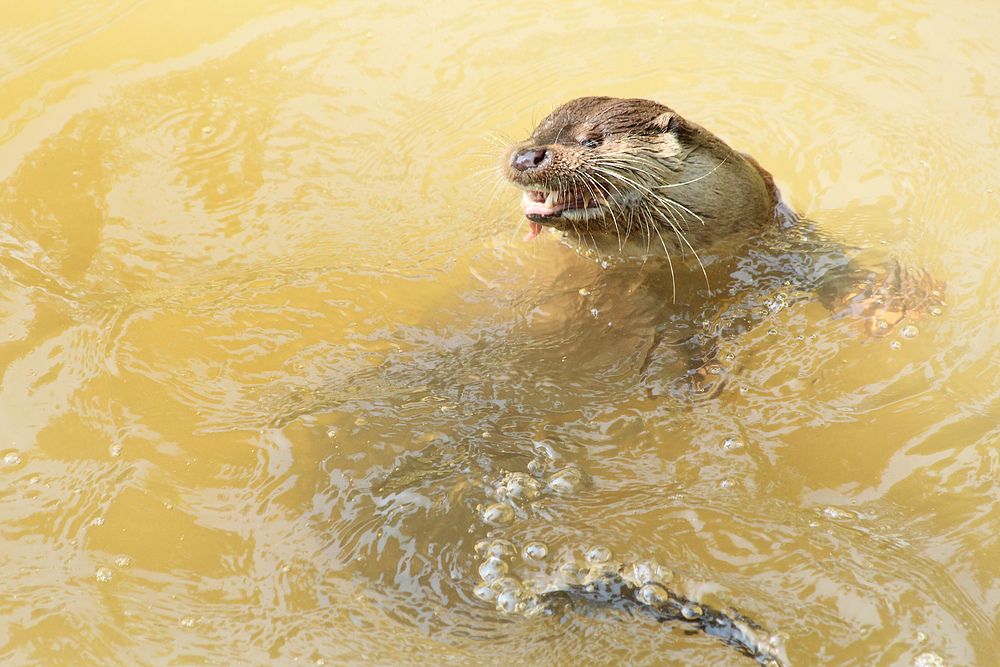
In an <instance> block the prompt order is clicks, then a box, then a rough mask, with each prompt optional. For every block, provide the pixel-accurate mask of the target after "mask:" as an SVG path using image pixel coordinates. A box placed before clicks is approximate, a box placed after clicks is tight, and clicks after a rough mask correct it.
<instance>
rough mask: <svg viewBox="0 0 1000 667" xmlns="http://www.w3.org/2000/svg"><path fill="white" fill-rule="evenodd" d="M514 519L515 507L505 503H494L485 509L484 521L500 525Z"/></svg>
mask: <svg viewBox="0 0 1000 667" xmlns="http://www.w3.org/2000/svg"><path fill="white" fill-rule="evenodd" d="M513 520H514V508H513V507H511V506H510V505H505V504H504V503H494V504H492V505H489V506H488V507H487V508H486V509H484V510H483V521H485V522H486V523H489V524H492V525H494V526H499V525H502V524H505V523H510V522H511V521H513Z"/></svg>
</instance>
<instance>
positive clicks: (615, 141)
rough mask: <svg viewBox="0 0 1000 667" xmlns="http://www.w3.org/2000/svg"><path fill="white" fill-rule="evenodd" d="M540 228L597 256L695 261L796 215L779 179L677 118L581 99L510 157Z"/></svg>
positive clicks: (652, 107)
mask: <svg viewBox="0 0 1000 667" xmlns="http://www.w3.org/2000/svg"><path fill="white" fill-rule="evenodd" d="M502 164H503V171H504V175H505V176H506V178H507V179H508V180H509V181H510V182H511V183H512V184H514V185H515V186H517V187H519V188H521V189H522V190H523V191H524V192H523V195H522V200H521V206H522V209H523V211H524V214H525V217H527V219H528V220H529V223H530V225H531V232H530V233H529V234H528V236H527V237H526V238H529V239H530V238H534V236H537V235H538V233H539V231H540V230H541V227H542V226H548V227H552V228H554V229H557V230H559V231H561V232H563V233H564V234H565V235H566V237H567V239H568V240H569V241H570V242H571V243H573V244H574V245H577V246H578V247H589V248H592V249H594V250H596V251H597V252H598V253H602V254H603V253H621V252H626V253H640V254H649V253H658V254H663V253H665V254H667V255H678V254H685V253H688V252H690V253H695V254H697V253H698V252H699V251H701V250H703V249H705V248H708V247H709V246H712V245H714V244H715V243H717V242H718V241H721V240H723V239H728V238H732V237H739V236H746V235H749V234H753V233H754V232H758V231H762V230H764V229H766V228H767V227H769V226H774V225H776V224H777V223H778V222H780V221H782V220H784V219H788V218H792V217H793V216H792V215H791V213H790V212H789V211H788V209H787V208H785V207H784V206H783V205H782V204H781V198H780V196H779V194H778V191H777V188H776V187H775V185H774V180H773V179H772V178H771V175H770V174H768V173H767V172H766V171H765V170H764V169H762V168H761V167H760V165H759V164H757V162H756V161H755V160H754V159H753V158H751V157H749V156H747V155H743V154H742V153H739V152H737V151H735V150H733V149H732V148H730V147H729V145H728V144H726V143H725V142H724V141H722V140H721V139H719V138H718V137H716V136H715V135H714V134H712V133H711V132H709V131H708V130H706V129H705V128H703V127H701V126H700V125H697V124H695V123H692V122H691V121H688V120H686V119H684V118H683V117H681V116H680V115H678V114H677V113H676V112H675V111H674V110H673V109H670V108H669V107H666V106H664V105H662V104H658V103H656V102H652V101H649V100H640V99H616V98H610V97H581V98H579V99H576V100H573V101H571V102H567V103H566V104H563V105H561V106H560V107H559V108H557V109H556V110H555V111H554V112H553V113H552V114H551V115H549V116H548V117H547V118H545V120H543V121H542V122H541V123H540V124H539V126H538V127H537V128H536V129H535V131H534V132H532V134H531V136H530V137H528V139H526V140H525V141H522V142H520V143H517V144H514V145H513V146H511V147H509V149H508V150H507V152H506V153H505V155H504V158H503V162H502Z"/></svg>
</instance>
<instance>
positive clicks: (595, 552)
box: [583, 545, 613, 565]
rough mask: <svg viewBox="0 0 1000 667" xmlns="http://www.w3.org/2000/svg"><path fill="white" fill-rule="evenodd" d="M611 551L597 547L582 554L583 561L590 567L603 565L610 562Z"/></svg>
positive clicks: (600, 546)
mask: <svg viewBox="0 0 1000 667" xmlns="http://www.w3.org/2000/svg"><path fill="white" fill-rule="evenodd" d="M612 555H613V554H612V553H611V549H609V548H607V547H605V546H602V545H597V546H595V547H593V548H592V549H590V550H589V551H588V552H587V553H586V554H584V556H583V559H584V560H586V561H587V562H588V563H590V564H591V565H603V564H604V563H607V562H609V561H610V560H611V557H612Z"/></svg>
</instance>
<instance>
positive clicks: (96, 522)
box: [90, 516, 104, 526]
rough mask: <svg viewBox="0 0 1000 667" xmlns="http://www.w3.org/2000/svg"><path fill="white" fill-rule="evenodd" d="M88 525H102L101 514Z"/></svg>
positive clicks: (102, 518)
mask: <svg viewBox="0 0 1000 667" xmlns="http://www.w3.org/2000/svg"><path fill="white" fill-rule="evenodd" d="M90 525H91V526H103V525H104V517H103V516H99V517H97V518H96V519H93V520H92V521H91V522H90Z"/></svg>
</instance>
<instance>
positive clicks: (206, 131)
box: [201, 125, 215, 137]
mask: <svg viewBox="0 0 1000 667" xmlns="http://www.w3.org/2000/svg"><path fill="white" fill-rule="evenodd" d="M201 134H202V136H205V137H210V136H212V135H213V134H215V128H214V127H212V126H211V125H206V126H205V127H203V128H201Z"/></svg>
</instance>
